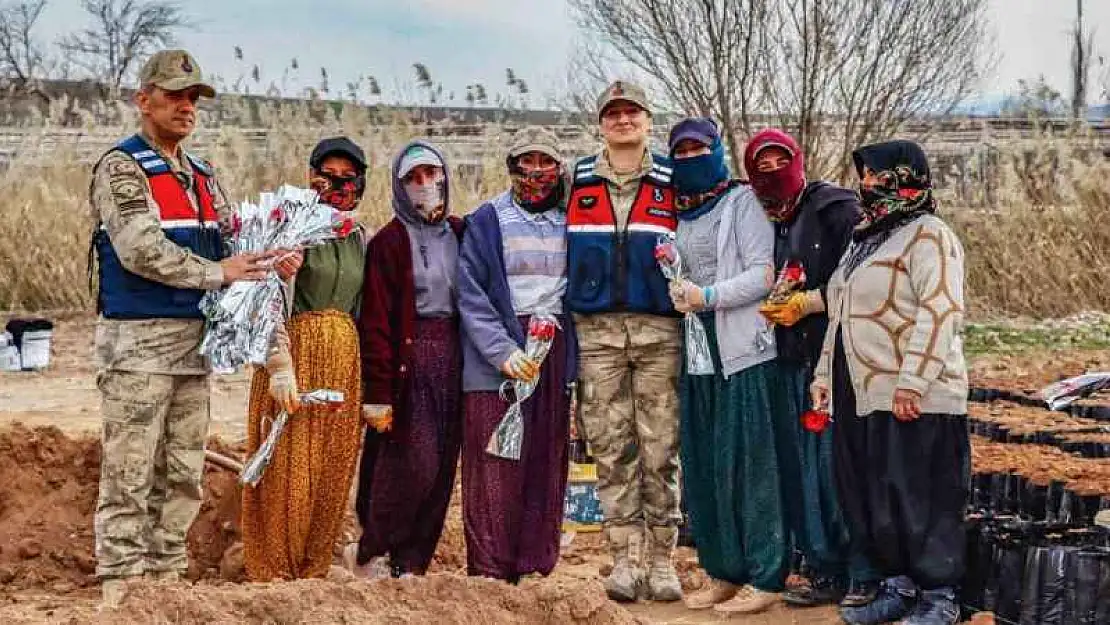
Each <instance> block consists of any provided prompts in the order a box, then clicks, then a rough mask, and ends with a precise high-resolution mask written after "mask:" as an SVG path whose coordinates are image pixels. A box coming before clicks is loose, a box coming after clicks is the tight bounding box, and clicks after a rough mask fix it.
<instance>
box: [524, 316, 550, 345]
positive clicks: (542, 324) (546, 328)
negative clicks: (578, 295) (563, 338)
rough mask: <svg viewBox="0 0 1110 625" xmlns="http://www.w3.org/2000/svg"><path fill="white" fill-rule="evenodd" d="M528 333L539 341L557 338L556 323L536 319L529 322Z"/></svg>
mask: <svg viewBox="0 0 1110 625" xmlns="http://www.w3.org/2000/svg"><path fill="white" fill-rule="evenodd" d="M528 335H529V336H530V337H531V338H534V339H536V340H538V341H552V340H554V339H555V324H553V323H551V322H550V321H536V322H534V323H531V324H529V328H528Z"/></svg>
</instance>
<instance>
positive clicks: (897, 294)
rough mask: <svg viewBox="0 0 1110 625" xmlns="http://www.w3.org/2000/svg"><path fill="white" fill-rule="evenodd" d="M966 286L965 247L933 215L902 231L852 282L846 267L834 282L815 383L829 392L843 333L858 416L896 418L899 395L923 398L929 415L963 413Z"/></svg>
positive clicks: (889, 241)
mask: <svg viewBox="0 0 1110 625" xmlns="http://www.w3.org/2000/svg"><path fill="white" fill-rule="evenodd" d="M850 253H851V251H850V250H849V252H848V253H846V254H845V256H844V258H845V259H846V258H847V257H848V255H849V254H850ZM963 287H964V253H963V247H962V246H961V245H960V241H959V239H957V238H956V235H955V233H953V232H952V230H951V229H950V228H949V227H948V225H947V224H945V223H944V222H943V221H941V220H940V219H939V218H937V217H935V216H933V215H926V216H923V217H921V218H919V219H916V220H914V221H912V222H910V223H908V224H906V225H904V226H902V227H901V228H899V229H898V230H897V231H896V232H894V233H893V234H892V235H891V236H890V238H889V239H888V240H887V241H886V242H884V243H883V244H882V245H881V246H880V247H879V248H878V249H877V250H875V252H874V253H873V254H872V255H871V256H870V257H868V258H867V260H865V261H863V263H862V264H861V265H860V266H859V267H857V268H856V270H855V271H853V272H852V275H851V277H850V278H848V279H845V277H844V264H843V261H842V263H841V266H840V267H839V268H838V269H837V270H836V273H834V274H833V276H832V279H831V280H830V282H829V287H828V302H829V307H828V308H829V330H828V332H827V333H826V335H825V344H824V348H823V350H822V353H821V360H820V361H819V362H818V363H817V370H816V372H815V378H816V380H817V381H818V382H821V383H824V384H826V385H829V387H830V389H831V384H829V382H830V381H831V380H830V378H831V366H832V358H833V348H834V346H835V342H836V334H837V329H838V328H839V329H840V330H841V331H842V333H843V340H844V351H845V356H846V358H847V361H848V370H849V372H850V374H851V378H852V386H853V388H854V389H855V393H856V411H857V412H856V414H858V415H860V416H864V415H867V414H870V413H872V412H875V411H879V410H883V411H891V410H892V404H893V398H894V391H895V389H898V388H904V389H910V390H915V391H917V392H919V393H921V396H922V399H921V410H922V412H924V413H940V414H966V413H967V385H968V382H967V366H966V364H965V361H964V354H963V339H962V333H963V319H964V300H963Z"/></svg>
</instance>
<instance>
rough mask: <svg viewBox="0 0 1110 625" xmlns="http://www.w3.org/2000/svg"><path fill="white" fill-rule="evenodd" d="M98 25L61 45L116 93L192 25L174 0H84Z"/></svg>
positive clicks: (93, 20) (93, 21)
mask: <svg viewBox="0 0 1110 625" xmlns="http://www.w3.org/2000/svg"><path fill="white" fill-rule="evenodd" d="M81 7H82V8H84V10H85V12H86V13H88V14H89V16H90V18H91V20H92V24H91V25H90V26H89V27H87V28H85V29H84V30H82V31H80V32H78V33H74V34H71V35H68V36H66V37H63V38H62V40H61V41H59V44H58V45H59V46H60V47H61V48H62V50H64V51H65V52H66V53H67V54H68V55H69V56H70V57H71V58H72V59H73V60H74V62H75V63H77V64H78V65H80V66H81V67H83V68H84V69H86V70H87V71H89V72H90V73H91V74H92V75H93V76H95V77H96V78H97V79H99V80H100V81H101V82H102V84H103V85H104V86H105V87H106V88H107V89H108V90H109V91H110V92H111V93H113V94H115V93H118V92H119V89H120V86H121V85H122V84H123V82H124V81H125V80H127V79H128V78H130V77H131V76H132V74H133V73H134V72H135V71H136V69H137V67H138V65H139V63H141V62H142V61H143V60H144V59H145V58H146V57H148V56H149V55H151V54H153V53H154V52H156V51H157V50H158V49H160V48H163V47H166V46H169V45H172V44H173V43H174V42H175V37H176V34H177V31H179V30H181V29H183V28H190V27H192V23H191V22H190V21H189V19H188V18H187V17H186V15H185V13H184V10H183V9H182V7H181V5H180V4H178V3H177V2H174V1H171V0H81Z"/></svg>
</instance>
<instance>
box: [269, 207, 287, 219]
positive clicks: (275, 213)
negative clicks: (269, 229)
mask: <svg viewBox="0 0 1110 625" xmlns="http://www.w3.org/2000/svg"><path fill="white" fill-rule="evenodd" d="M270 221H278V222H281V221H285V211H283V210H281V207H277V208H275V209H274V210H272V211H270Z"/></svg>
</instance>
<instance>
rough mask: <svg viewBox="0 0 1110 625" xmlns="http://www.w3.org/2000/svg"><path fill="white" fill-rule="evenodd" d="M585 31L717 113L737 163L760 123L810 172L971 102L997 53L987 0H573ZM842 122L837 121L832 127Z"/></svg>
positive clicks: (688, 102)
mask: <svg viewBox="0 0 1110 625" xmlns="http://www.w3.org/2000/svg"><path fill="white" fill-rule="evenodd" d="M571 6H572V8H573V9H574V11H575V14H576V16H577V21H578V24H579V26H580V28H581V29H582V31H583V32H584V33H586V34H588V35H590V36H592V37H595V38H596V39H597V40H599V41H601V42H603V43H604V44H605V45H607V46H608V47H610V48H611V49H612V50H613V51H614V52H615V53H616V54H617V55H619V57H620V58H622V59H623V60H625V61H626V62H627V63H629V64H631V65H632V66H634V67H636V68H637V69H638V70H640V71H641V72H642V73H643V74H644V75H646V76H648V77H649V78H650V81H651V82H652V83H654V85H655V86H656V87H657V88H658V89H660V90H661V92H662V93H663V94H664V95H665V96H666V98H667V99H668V100H669V101H670V102H672V103H673V104H674V105H675V106H676V108H678V109H679V110H681V111H683V112H685V113H688V114H700V115H712V116H714V117H716V118H717V119H719V120H720V121H721V123H722V126H723V129H724V131H725V134H726V138H727V141H728V144H729V149H730V155H731V160H732V164H733V167H734V168H735V169H736V170H737V171H739V170H740V162H739V161H740V158H739V157H740V154H741V147H742V145H743V140H744V139H745V138H746V136H747V135H750V134H751V133H752V132H754V131H755V130H757V126H759V125H761V124H762V123H763V122H762V120H761V119H760V118H761V117H762V118H767V119H770V120H771V122H772V123H775V124H777V125H779V126H783V127H785V128H787V129H789V130H791V131H792V132H794V133H796V134H797V136H798V139H799V141H800V142H801V144H802V146H803V148H804V149H805V150H806V153H807V158H808V163H809V166H808V169H809V174H810V175H811V176H815V175H833V176H835V177H838V178H842V177H843V176H844V175H845V174H846V173H847V170H848V167H847V166H848V154H849V152H850V150H851V149H852V148H853V147H855V146H857V145H859V144H860V143H863V142H866V141H870V140H875V139H880V138H884V137H889V136H891V135H893V134H895V133H897V132H899V131H900V130H901V129H902V128H904V127H905V124H906V122H908V121H910V120H911V119H913V118H914V117H917V116H920V115H924V114H931V113H936V114H944V113H947V112H950V111H951V110H952V109H953V108H954V107H955V106H956V105H957V104H959V103H960V102H962V101H963V100H965V99H966V98H967V97H968V96H969V95H970V93H971V91H972V89H973V88H974V87H975V86H976V84H977V82H978V80H979V77H980V76H981V74H982V70H983V68H984V65H985V63H986V62H989V60H990V58H991V54H990V53H991V51H990V50H989V49H988V40H987V38H986V32H985V29H986V18H985V15H984V11H985V6H986V0H776V1H768V0H571ZM834 129H835V131H834Z"/></svg>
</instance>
